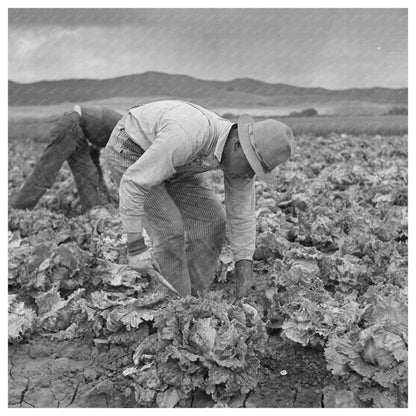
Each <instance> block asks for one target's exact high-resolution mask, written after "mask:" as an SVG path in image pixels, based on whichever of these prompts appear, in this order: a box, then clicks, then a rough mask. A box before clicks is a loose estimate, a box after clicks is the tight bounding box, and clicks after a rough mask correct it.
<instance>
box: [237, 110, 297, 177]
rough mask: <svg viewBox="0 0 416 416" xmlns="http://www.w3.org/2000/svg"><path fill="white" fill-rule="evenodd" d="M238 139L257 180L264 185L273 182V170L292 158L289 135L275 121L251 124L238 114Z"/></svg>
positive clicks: (248, 118)
mask: <svg viewBox="0 0 416 416" xmlns="http://www.w3.org/2000/svg"><path fill="white" fill-rule="evenodd" d="M238 137H239V140H240V143H241V147H242V149H243V152H244V154H245V156H246V158H247V160H248V163H250V166H251V167H252V169H253V170H254V172H255V173H256V175H257V178H258V179H261V180H262V181H264V182H267V183H270V182H273V180H275V171H274V169H275V168H276V166H278V165H280V164H281V163H283V162H286V160H288V159H289V157H290V156H291V155H292V154H293V150H294V145H295V141H294V138H293V133H292V131H291V130H290V128H289V127H288V126H286V125H285V124H283V123H281V122H280V121H277V120H272V119H267V120H263V121H257V122H255V121H254V119H253V118H252V117H251V116H249V115H248V114H242V115H241V116H240V118H239V120H238Z"/></svg>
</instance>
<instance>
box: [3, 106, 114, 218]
mask: <svg viewBox="0 0 416 416" xmlns="http://www.w3.org/2000/svg"><path fill="white" fill-rule="evenodd" d="M121 117H122V114H120V113H119V112H117V111H115V110H112V109H110V108H105V107H96V106H79V105H76V106H75V107H74V109H73V111H72V112H70V113H65V114H64V115H63V116H62V117H60V118H59V120H58V122H57V124H56V125H55V126H54V127H53V128H52V130H51V131H50V134H49V139H50V141H49V144H48V146H47V147H46V149H45V150H44V151H43V153H42V155H41V157H40V159H39V160H38V162H37V163H36V166H35V168H34V169H33V171H32V173H31V175H30V176H29V177H28V178H27V179H26V180H25V182H24V184H23V186H22V187H21V188H20V190H19V192H18V194H17V195H16V197H15V198H14V199H13V201H12V203H11V206H12V207H13V208H18V209H32V208H34V207H35V205H36V204H37V202H38V201H39V199H40V198H41V196H42V195H43V194H44V193H45V192H46V190H47V189H49V188H51V187H52V185H53V184H54V182H55V180H56V177H57V175H58V172H59V170H60V169H61V167H62V165H63V163H64V162H65V160H67V161H68V165H69V167H70V169H71V171H72V174H73V176H74V180H75V184H76V187H77V189H78V195H79V198H80V202H81V205H82V208H83V210H88V209H90V208H92V207H93V206H96V205H99V204H100V198H99V189H102V190H104V191H106V186H105V183H104V179H103V173H102V170H101V166H100V161H99V157H100V148H103V147H105V145H106V144H107V142H108V139H109V138H110V135H111V132H112V130H113V129H114V127H115V125H116V124H117V122H118V121H119V120H120V118H121Z"/></svg>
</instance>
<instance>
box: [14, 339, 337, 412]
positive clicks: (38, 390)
mask: <svg viewBox="0 0 416 416" xmlns="http://www.w3.org/2000/svg"><path fill="white" fill-rule="evenodd" d="M132 354H133V351H132V348H131V347H121V346H114V345H110V346H108V345H100V346H96V345H94V342H93V340H92V339H78V340H73V341H52V340H49V339H47V338H44V337H41V336H35V337H33V338H32V339H31V340H29V341H28V342H27V343H24V344H16V345H10V346H9V407H36V408H42V407H46V408H58V407H59V408H61V407H91V408H96V407H110V408H111V407H112V408H114V407H118V408H122V407H128V408H129V407H140V406H139V405H138V403H136V401H135V398H134V392H133V390H132V388H131V387H130V385H129V384H130V381H129V379H128V378H126V377H124V376H123V375H122V372H123V370H124V369H125V368H127V367H128V366H129V365H131V361H132ZM281 371H286V372H287V373H286V375H282V374H281ZM261 373H262V374H260V377H259V379H260V380H261V382H260V384H259V386H258V388H257V389H256V391H253V392H251V393H250V394H248V395H247V396H244V397H236V398H235V400H234V401H233V403H232V406H233V407H285V408H289V407H322V406H323V393H322V390H323V388H324V387H325V385H327V384H328V383H331V376H330V374H329V373H328V372H327V370H326V367H325V359H324V357H323V353H322V351H320V350H317V349H310V348H302V347H299V346H297V345H293V344H290V343H287V342H286V341H284V340H282V339H281V338H280V337H279V336H278V335H272V336H270V339H269V345H268V348H267V352H266V354H265V356H264V357H263V358H262V367H261ZM283 374H285V373H283ZM213 406H214V402H213V401H211V399H210V398H209V397H207V396H205V395H204V394H201V392H195V394H194V397H193V398H192V399H191V400H190V401H189V403H188V404H187V407H213Z"/></svg>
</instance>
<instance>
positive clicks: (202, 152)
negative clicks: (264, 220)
mask: <svg viewBox="0 0 416 416" xmlns="http://www.w3.org/2000/svg"><path fill="white" fill-rule="evenodd" d="M123 124H124V129H125V132H126V133H127V134H128V135H129V137H130V138H131V140H133V141H134V142H135V143H137V144H138V145H139V146H140V147H141V148H142V149H144V150H145V152H144V154H143V155H142V156H141V157H140V158H139V159H138V160H137V161H136V162H135V163H133V164H132V165H131V166H130V167H129V168H128V169H127V170H126V171H125V172H124V175H123V177H122V180H121V183H120V215H121V219H122V221H123V226H124V229H125V231H126V232H129V233H140V232H141V231H142V220H143V216H144V201H145V198H146V194H147V192H149V190H150V188H151V187H152V186H155V185H159V184H161V183H162V182H163V181H165V180H168V179H169V178H171V177H172V176H174V175H189V174H196V173H201V172H205V171H209V170H215V169H223V166H222V165H221V158H222V153H223V150H224V145H225V142H226V139H227V137H228V134H229V132H230V129H231V127H232V125H233V124H232V123H231V122H230V121H229V120H225V119H223V118H221V117H219V116H218V115H216V114H215V113H213V112H211V111H208V110H206V109H204V108H202V107H200V106H197V105H195V104H191V103H185V102H181V101H158V102H154V103H150V104H145V105H142V106H139V107H134V108H132V109H130V111H129V112H128V113H127V114H126V115H125V117H124V118H123V119H122V120H121V125H123ZM224 191H225V208H226V216H227V226H228V235H229V241H230V245H231V248H232V250H233V253H234V259H235V261H238V260H242V259H252V256H253V253H254V247H255V237H256V236H255V234H256V221H255V191H254V178H248V179H238V178H231V177H230V176H229V175H228V174H227V171H226V170H225V171H224Z"/></svg>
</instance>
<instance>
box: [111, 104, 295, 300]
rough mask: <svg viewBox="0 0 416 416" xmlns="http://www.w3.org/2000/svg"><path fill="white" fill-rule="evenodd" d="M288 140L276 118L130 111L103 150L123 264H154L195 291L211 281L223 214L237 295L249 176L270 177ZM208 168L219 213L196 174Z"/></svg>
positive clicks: (164, 109) (246, 244)
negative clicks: (217, 179) (114, 187)
mask: <svg viewBox="0 0 416 416" xmlns="http://www.w3.org/2000/svg"><path fill="white" fill-rule="evenodd" d="M293 146H294V141H293V134H292V132H291V130H290V129H289V127H287V126H286V125H284V124H282V123H280V122H278V121H276V120H271V119H269V120H264V121H260V122H254V120H253V119H252V118H251V117H250V116H248V115H242V116H241V117H240V119H239V121H238V124H233V123H232V122H230V121H228V120H225V119H223V118H221V117H219V116H217V115H216V114H215V113H213V112H211V111H208V110H206V109H204V108H202V107H200V106H198V105H195V104H191V103H186V102H181V101H159V102H153V103H148V104H144V105H141V106H138V107H134V108H132V109H130V110H129V112H128V113H127V114H126V115H125V116H124V117H123V118H122V119H121V120H120V121H119V122H118V124H117V126H116V127H115V129H114V130H113V133H112V135H111V137H110V140H109V142H108V144H107V147H106V160H107V163H108V165H109V166H110V169H111V174H112V177H113V179H114V180H115V181H116V182H117V183H118V184H119V187H120V188H119V196H120V215H121V219H122V222H123V227H124V230H125V232H126V233H127V250H128V262H129V265H130V266H131V267H132V268H134V269H136V270H138V271H139V272H141V273H144V274H151V272H152V270H153V269H156V270H160V271H161V273H162V275H163V276H164V277H165V278H166V279H167V280H168V282H169V283H170V284H171V285H173V287H174V288H175V289H176V290H177V291H178V292H179V293H180V294H181V295H183V296H185V295H188V294H192V295H196V294H197V293H198V291H202V290H205V289H206V288H207V287H208V286H209V285H210V283H211V282H212V281H213V278H214V273H215V269H216V266H217V261H218V258H219V255H220V252H221V247H222V244H223V242H224V238H225V219H227V223H228V235H229V241H230V245H231V248H232V251H233V254H234V261H235V274H236V282H237V283H236V284H237V288H236V289H237V296H240V297H241V296H245V295H246V294H247V292H248V290H249V289H250V287H251V286H252V285H253V266H252V258H253V253H254V248H255V239H256V219H255V188H254V180H255V176H257V178H258V179H261V180H266V181H268V180H272V181H273V180H276V177H275V175H276V172H275V171H274V168H275V167H276V166H277V165H279V164H281V163H283V162H285V161H286V160H287V159H288V158H289V156H290V155H291V154H292V152H293ZM215 169H221V170H223V172H224V188H225V213H224V210H223V208H222V205H221V204H220V202H219V200H218V199H217V197H216V195H215V193H214V191H213V190H212V189H211V188H210V187H209V186H208V184H207V183H206V181H205V179H204V175H203V174H202V172H205V171H209V170H215ZM143 227H144V228H145V229H146V231H147V233H148V234H149V236H150V238H151V240H152V245H153V250H152V251H153V254H152V252H151V251H150V250H149V248H148V247H147V246H146V245H145V242H144V239H143V237H142V228H143ZM153 255H154V257H153Z"/></svg>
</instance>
